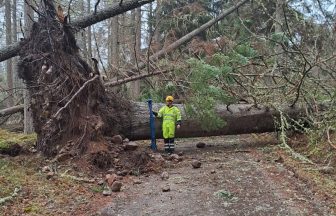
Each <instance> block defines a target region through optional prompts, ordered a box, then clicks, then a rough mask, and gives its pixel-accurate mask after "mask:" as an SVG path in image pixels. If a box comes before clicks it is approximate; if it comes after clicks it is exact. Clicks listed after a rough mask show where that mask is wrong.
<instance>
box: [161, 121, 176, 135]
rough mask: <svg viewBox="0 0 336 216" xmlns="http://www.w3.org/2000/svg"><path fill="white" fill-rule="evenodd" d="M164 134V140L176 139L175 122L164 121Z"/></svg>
mask: <svg viewBox="0 0 336 216" xmlns="http://www.w3.org/2000/svg"><path fill="white" fill-rule="evenodd" d="M162 132H163V138H164V139H168V138H174V137H175V122H174V121H163V122H162Z"/></svg>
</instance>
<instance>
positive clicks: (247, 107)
mask: <svg viewBox="0 0 336 216" xmlns="http://www.w3.org/2000/svg"><path fill="white" fill-rule="evenodd" d="M130 106H131V107H130V111H129V115H128V118H127V120H126V121H125V122H124V123H123V126H122V127H121V129H120V133H121V134H123V135H124V136H125V137H127V138H129V139H131V140H140V139H149V138H150V128H149V111H148V107H147V104H146V103H137V102H135V103H132V104H130ZM161 106H163V104H158V103H157V104H153V109H154V110H159V108H160V107H161ZM176 106H177V107H179V109H180V110H182V119H183V121H182V122H183V123H182V127H181V129H180V130H178V131H177V137H204V136H219V135H234V134H247V133H264V132H273V131H275V130H276V127H275V122H274V120H275V119H277V118H278V117H279V115H280V114H279V111H277V110H274V109H269V108H267V107H261V108H258V109H257V108H253V105H252V104H231V105H230V106H229V109H227V106H226V105H218V106H217V108H216V112H217V114H218V116H219V117H220V118H222V119H223V120H224V121H225V122H226V124H225V126H224V127H222V128H218V129H216V130H206V129H205V128H203V127H202V126H201V124H200V123H199V122H197V121H196V120H194V119H191V118H188V117H187V116H186V114H185V112H184V111H183V110H184V109H183V105H181V104H177V105H176ZM6 110H8V112H7V111H6ZM22 110H23V108H22V106H16V107H11V108H8V109H5V110H1V111H0V114H1V115H3V114H4V113H5V112H7V113H10V114H13V113H14V112H15V111H17V112H18V111H22ZM107 110H111V109H110V108H107ZM281 111H282V112H283V113H284V115H285V116H287V117H288V118H291V119H299V118H302V117H304V116H305V110H304V109H303V108H299V107H295V108H291V107H285V108H283V109H282V110H281ZM111 118H112V117H111ZM107 122H108V123H107V124H108V125H107V127H106V128H113V127H115V122H111V121H107ZM155 126H156V137H158V138H162V131H161V122H160V120H159V119H157V120H156V123H155ZM109 133H113V132H112V131H110V130H107V131H106V134H107V135H109Z"/></svg>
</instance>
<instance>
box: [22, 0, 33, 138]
mask: <svg viewBox="0 0 336 216" xmlns="http://www.w3.org/2000/svg"><path fill="white" fill-rule="evenodd" d="M27 3H28V4H30V5H31V4H32V0H27V1H26V2H25V3H24V34H25V36H26V37H28V35H30V30H31V27H32V25H33V20H32V19H33V17H34V11H33V9H32V8H31V7H30V6H29V5H28V4H27ZM27 88H28V87H27V85H26V84H25V89H24V90H23V104H24V115H23V119H24V123H23V132H24V133H25V134H30V133H33V132H34V125H33V114H32V110H31V108H30V103H31V97H30V93H29V90H28V89H27Z"/></svg>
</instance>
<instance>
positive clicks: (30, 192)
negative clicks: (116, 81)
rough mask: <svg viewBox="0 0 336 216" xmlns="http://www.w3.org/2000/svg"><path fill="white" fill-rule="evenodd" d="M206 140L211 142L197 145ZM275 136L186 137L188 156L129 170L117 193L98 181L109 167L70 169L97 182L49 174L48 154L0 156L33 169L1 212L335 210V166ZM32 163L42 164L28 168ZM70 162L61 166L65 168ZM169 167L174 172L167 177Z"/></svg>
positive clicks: (182, 145)
mask: <svg viewBox="0 0 336 216" xmlns="http://www.w3.org/2000/svg"><path fill="white" fill-rule="evenodd" d="M199 141H202V142H205V143H206V147H205V148H202V149H199V148H197V147H196V144H197V143H198V142H199ZM148 143H149V142H148V141H144V142H143V144H142V145H140V146H141V148H143V149H144V150H145V149H146V148H147V145H148ZM272 143H273V144H274V143H275V139H274V137H273V136H266V138H262V139H260V137H257V138H256V137H255V136H253V135H244V136H232V137H231V136H230V137H216V138H211V139H210V138H208V139H184V140H178V142H177V148H176V152H183V156H182V158H183V160H182V161H180V162H177V161H170V160H167V161H166V162H165V164H164V165H163V166H162V167H161V169H160V170H157V171H156V172H153V171H152V172H148V173H144V174H141V175H139V176H134V175H132V176H129V175H127V176H125V177H123V179H122V182H123V186H122V189H121V192H113V193H112V195H111V196H103V195H102V186H99V185H97V181H98V179H102V178H103V177H104V176H105V174H106V171H104V172H100V173H99V172H96V173H90V174H88V173H80V172H79V171H77V172H76V171H75V169H71V171H69V174H71V175H73V176H78V177H82V178H84V177H86V178H92V179H95V182H94V183H89V182H84V181H76V180H73V179H69V178H66V177H64V176H63V177H61V175H57V176H54V177H52V178H51V179H49V180H47V179H46V176H45V174H43V173H41V167H42V166H43V165H44V164H45V161H39V160H37V159H36V158H35V159H34V162H31V163H29V162H27V161H29V160H28V159H27V158H26V161H22V158H21V159H20V156H19V157H16V158H14V159H13V158H9V157H6V158H2V159H1V158H0V161H2V164H4V163H5V162H4V161H6V163H7V165H6V166H13V168H14V169H16V170H18V169H22V167H23V166H24V168H25V170H28V173H29V174H30V177H28V176H21V178H23V177H24V178H25V181H18V180H17V183H16V186H19V185H20V187H21V192H19V193H18V195H17V197H15V198H14V199H13V200H12V201H10V202H7V203H5V204H4V205H2V206H1V207H0V215H1V214H2V215H309V216H310V215H335V209H336V206H335V203H336V202H335V201H336V185H335V182H336V176H335V174H321V173H320V172H318V171H316V169H315V168H313V167H309V165H307V164H303V163H302V162H301V161H297V160H294V159H292V158H291V157H290V156H289V155H288V154H286V152H285V151H283V150H282V149H280V148H279V147H278V146H277V145H270V144H272ZM162 147H163V143H162V142H159V149H162ZM164 157H165V158H168V157H167V156H164ZM195 159H196V160H199V161H201V163H202V165H201V167H200V168H198V169H194V168H192V166H191V162H192V161H193V160H195ZM8 160H11V162H8ZM20 161H21V162H20ZM20 163H21V164H20ZM29 164H30V165H29ZM32 164H34V165H38V167H37V168H29V169H28V167H30V166H32ZM70 167H71V166H70V164H69V166H68V167H67V166H65V165H64V167H60V168H59V173H62V172H64V170H66V169H70ZM3 171H4V169H3V168H1V167H0V186H1V187H0V188H2V187H3V186H4V183H8V185H11V183H10V182H8V179H7V178H6V176H4V174H5V173H4V172H3ZM164 171H166V172H168V174H169V178H168V179H167V180H162V178H161V173H162V172H164ZM25 172H27V171H25ZM33 181H34V182H33ZM34 183H35V184H34ZM163 188H164V189H165V190H166V189H167V188H169V189H170V190H169V191H168V192H163ZM11 189H13V187H12V188H11ZM0 194H1V196H0V197H3V196H4V194H3V193H2V192H1V191H0Z"/></svg>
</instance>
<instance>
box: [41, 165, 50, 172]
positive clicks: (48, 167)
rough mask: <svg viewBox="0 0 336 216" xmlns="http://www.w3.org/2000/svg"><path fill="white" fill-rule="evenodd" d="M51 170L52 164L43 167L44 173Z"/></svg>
mask: <svg viewBox="0 0 336 216" xmlns="http://www.w3.org/2000/svg"><path fill="white" fill-rule="evenodd" d="M50 171H51V168H50V166H44V167H43V168H42V172H44V173H46V172H50Z"/></svg>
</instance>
